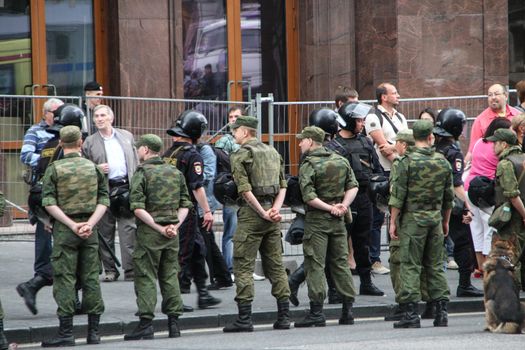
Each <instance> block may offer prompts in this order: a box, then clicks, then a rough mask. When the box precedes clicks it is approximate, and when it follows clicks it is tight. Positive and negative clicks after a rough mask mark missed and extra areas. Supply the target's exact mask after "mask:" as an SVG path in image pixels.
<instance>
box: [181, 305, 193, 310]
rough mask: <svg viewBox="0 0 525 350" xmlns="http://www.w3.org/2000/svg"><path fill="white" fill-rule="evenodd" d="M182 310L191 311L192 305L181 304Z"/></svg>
mask: <svg viewBox="0 0 525 350" xmlns="http://www.w3.org/2000/svg"><path fill="white" fill-rule="evenodd" d="M182 311H183V312H193V307H191V306H189V305H182Z"/></svg>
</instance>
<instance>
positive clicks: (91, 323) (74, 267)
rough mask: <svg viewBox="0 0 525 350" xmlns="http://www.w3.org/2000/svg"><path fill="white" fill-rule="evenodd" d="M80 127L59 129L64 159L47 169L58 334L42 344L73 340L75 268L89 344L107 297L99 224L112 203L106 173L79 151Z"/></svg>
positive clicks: (93, 341)
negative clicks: (102, 278)
mask: <svg viewBox="0 0 525 350" xmlns="http://www.w3.org/2000/svg"><path fill="white" fill-rule="evenodd" d="M81 136H82V134H81V132H80V129H79V128H78V127H76V126H72V125H71V126H66V127H64V128H62V129H61V130H60V143H61V146H62V148H63V151H64V158H63V159H60V160H57V161H55V162H53V163H52V164H51V165H50V166H49V167H48V168H47V170H46V173H45V176H44V181H43V190H42V205H43V206H44V207H45V208H46V210H47V211H48V212H49V214H51V216H53V217H54V218H55V222H54V224H53V252H52V254H51V265H52V266H53V276H54V281H53V296H54V298H55V301H56V303H57V305H58V310H57V314H58V318H59V321H60V328H59V330H58V335H57V336H56V337H55V338H53V339H50V340H48V341H44V342H42V346H43V347H55V346H72V345H75V338H74V337H73V315H74V314H75V283H76V280H77V272H78V275H79V279H80V284H81V286H82V291H83V300H82V303H83V305H82V306H83V309H84V310H85V311H86V312H87V313H88V335H87V342H88V344H98V343H99V342H100V337H99V335H98V323H99V321H100V315H101V314H102V312H104V302H103V301H102V295H101V293H100V282H99V279H98V271H99V257H98V236H97V232H96V229H95V225H96V224H97V222H98V221H99V220H100V218H101V217H102V215H104V213H105V211H106V208H107V206H108V205H109V198H108V190H107V186H106V181H105V178H104V174H103V173H102V172H101V171H100V170H99V169H98V168H97V167H96V166H95V165H94V164H93V163H92V162H91V161H89V160H87V159H84V158H82V157H81V156H80V149H81V146H82V139H81Z"/></svg>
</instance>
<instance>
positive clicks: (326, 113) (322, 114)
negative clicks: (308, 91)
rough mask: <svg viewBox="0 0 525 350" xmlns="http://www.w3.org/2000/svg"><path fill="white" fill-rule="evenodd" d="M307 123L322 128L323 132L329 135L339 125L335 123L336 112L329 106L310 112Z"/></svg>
mask: <svg viewBox="0 0 525 350" xmlns="http://www.w3.org/2000/svg"><path fill="white" fill-rule="evenodd" d="M308 124H309V125H311V126H317V127H319V128H321V129H323V130H324V132H325V133H327V134H328V135H330V136H332V135H334V134H335V133H336V132H337V128H338V127H339V124H338V123H337V113H336V112H335V111H333V110H331V109H330V108H320V109H315V110H313V111H312V113H310V118H309V119H308Z"/></svg>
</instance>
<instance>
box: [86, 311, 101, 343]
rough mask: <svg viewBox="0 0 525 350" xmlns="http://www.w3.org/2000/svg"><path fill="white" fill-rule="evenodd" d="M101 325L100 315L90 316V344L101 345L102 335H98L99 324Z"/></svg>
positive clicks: (88, 335)
mask: <svg viewBox="0 0 525 350" xmlns="http://www.w3.org/2000/svg"><path fill="white" fill-rule="evenodd" d="M99 323H100V315H92V314H89V315H88V333H87V339H86V340H87V343H88V344H100V335H99V334H98V324H99Z"/></svg>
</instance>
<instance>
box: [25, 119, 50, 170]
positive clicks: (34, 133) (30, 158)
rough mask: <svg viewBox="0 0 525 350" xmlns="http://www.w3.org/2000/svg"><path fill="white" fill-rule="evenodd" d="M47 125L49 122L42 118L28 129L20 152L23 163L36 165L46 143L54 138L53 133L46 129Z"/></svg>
mask: <svg viewBox="0 0 525 350" xmlns="http://www.w3.org/2000/svg"><path fill="white" fill-rule="evenodd" d="M47 127H48V125H47V123H46V122H45V121H43V120H42V121H41V122H40V123H38V124H35V125H33V126H32V127H30V128H29V130H27V132H26V134H25V135H24V143H23V144H22V150H21V153H20V161H21V162H22V163H24V164H27V165H30V166H32V167H36V165H37V163H38V160H39V159H40V152H42V149H43V148H44V145H45V144H46V142H47V141H48V140H50V139H51V138H53V134H51V133H48V132H47V131H46V128H47Z"/></svg>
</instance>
